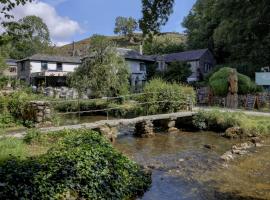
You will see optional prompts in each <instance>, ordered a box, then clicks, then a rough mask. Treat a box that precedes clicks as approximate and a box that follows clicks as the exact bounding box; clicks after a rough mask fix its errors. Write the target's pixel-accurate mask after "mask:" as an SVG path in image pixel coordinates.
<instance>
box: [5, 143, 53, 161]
mask: <svg viewBox="0 0 270 200" xmlns="http://www.w3.org/2000/svg"><path fill="white" fill-rule="evenodd" d="M49 148H50V147H49V145H36V144H27V143H25V142H24V141H23V140H22V139H17V138H3V139H1V140H0V163H1V162H3V161H5V160H7V159H9V158H11V157H18V158H19V159H21V160H24V159H26V158H27V157H32V156H37V155H41V154H44V153H46V152H47V150H48V149H49Z"/></svg>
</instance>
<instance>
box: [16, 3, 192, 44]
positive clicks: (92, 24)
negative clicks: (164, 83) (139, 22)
mask: <svg viewBox="0 0 270 200" xmlns="http://www.w3.org/2000/svg"><path fill="white" fill-rule="evenodd" d="M195 1H196V0H175V2H176V3H175V8H174V13H173V15H172V16H171V17H170V20H169V22H168V23H167V25H166V26H165V27H163V28H162V31H166V32H171V31H176V32H183V31H184V29H183V27H182V26H181V22H182V21H183V18H184V16H186V15H187V14H188V12H189V11H190V9H191V8H192V6H193V4H194V3H195ZM12 12H13V14H14V16H15V17H16V19H19V18H22V17H24V16H27V15H36V16H39V17H41V18H42V19H43V21H44V22H45V23H46V24H47V25H48V27H49V30H50V33H51V38H52V40H53V42H54V43H56V44H57V45H62V44H66V43H70V42H72V41H78V40H81V39H85V38H86V37H89V36H91V35H92V34H95V33H96V34H103V35H113V29H114V23H115V18H116V17H117V16H125V17H129V16H131V17H133V18H136V19H139V18H140V17H141V0H38V1H36V2H33V3H28V4H27V5H25V6H23V7H17V8H16V9H14V10H13V11H12Z"/></svg>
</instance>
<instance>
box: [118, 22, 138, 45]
mask: <svg viewBox="0 0 270 200" xmlns="http://www.w3.org/2000/svg"><path fill="white" fill-rule="evenodd" d="M137 28H138V23H137V21H136V19H133V18H132V17H129V18H126V17H117V18H116V20H115V28H114V33H115V34H121V35H124V36H127V37H128V38H129V40H130V41H132V39H133V37H134V31H135V30H136V29H137Z"/></svg>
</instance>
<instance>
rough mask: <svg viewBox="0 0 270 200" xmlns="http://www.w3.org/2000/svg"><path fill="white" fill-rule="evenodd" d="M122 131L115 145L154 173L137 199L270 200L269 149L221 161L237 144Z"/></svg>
mask: <svg viewBox="0 0 270 200" xmlns="http://www.w3.org/2000/svg"><path fill="white" fill-rule="evenodd" d="M122 133H123V134H122V135H121V136H120V137H119V138H118V139H117V141H116V142H115V144H114V146H115V147H116V148H117V149H118V150H119V151H121V152H123V153H124V154H125V155H127V156H128V157H129V158H131V159H133V160H134V161H136V162H137V163H139V164H141V165H143V166H145V167H147V168H150V169H152V186H151V188H150V189H149V191H147V192H146V193H145V194H144V196H143V197H141V198H140V199H141V200H193V199H194V200H220V199H228V200H229V199H232V200H233V199H270V147H269V146H265V147H261V148H259V149H256V150H255V151H254V152H252V154H251V155H246V156H242V157H240V158H238V159H237V161H232V162H230V163H224V162H223V161H222V160H221V159H220V156H221V155H222V154H223V153H225V152H226V151H228V150H229V149H230V148H231V146H232V145H234V144H235V143H239V141H235V140H228V139H225V138H223V137H221V136H220V135H218V134H217V133H211V132H199V133H188V132H177V133H170V134H166V133H160V134H157V135H156V136H155V137H154V138H135V137H133V136H132V134H130V133H132V130H124V131H122ZM206 144H207V145H210V146H211V145H212V149H209V148H206V147H205V145H206ZM268 144H270V141H269V143H268Z"/></svg>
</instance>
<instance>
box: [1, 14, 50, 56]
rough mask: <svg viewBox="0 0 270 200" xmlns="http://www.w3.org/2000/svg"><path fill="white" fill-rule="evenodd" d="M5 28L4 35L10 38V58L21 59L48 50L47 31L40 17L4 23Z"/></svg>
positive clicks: (28, 17) (48, 38)
mask: <svg viewBox="0 0 270 200" xmlns="http://www.w3.org/2000/svg"><path fill="white" fill-rule="evenodd" d="M5 27H6V33H5V34H6V35H8V36H10V37H11V39H10V42H11V45H10V46H11V51H10V57H11V58H14V59H22V58H25V57H28V56H31V55H33V54H36V53H41V52H46V51H47V50H48V49H49V45H50V33H49V29H48V27H47V25H46V24H45V23H44V22H43V21H42V19H41V18H40V17H37V16H26V17H24V18H22V19H21V20H19V21H18V22H8V23H5Z"/></svg>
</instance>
